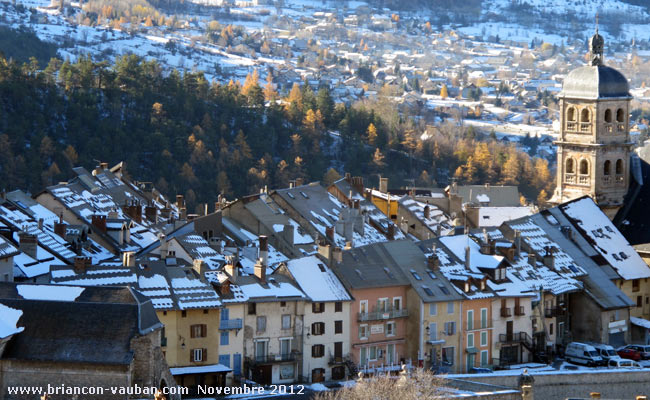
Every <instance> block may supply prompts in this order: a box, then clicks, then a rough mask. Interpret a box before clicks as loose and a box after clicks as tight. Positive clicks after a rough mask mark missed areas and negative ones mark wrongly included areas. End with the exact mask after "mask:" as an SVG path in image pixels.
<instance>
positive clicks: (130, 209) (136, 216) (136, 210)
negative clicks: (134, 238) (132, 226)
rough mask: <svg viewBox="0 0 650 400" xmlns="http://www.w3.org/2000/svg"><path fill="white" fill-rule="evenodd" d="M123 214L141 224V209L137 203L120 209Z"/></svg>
mask: <svg viewBox="0 0 650 400" xmlns="http://www.w3.org/2000/svg"><path fill="white" fill-rule="evenodd" d="M122 211H123V212H124V214H126V215H128V216H129V217H131V219H133V220H134V221H136V222H137V223H140V222H142V207H141V206H140V204H139V203H137V202H130V203H129V204H125V205H124V206H123V207H122Z"/></svg>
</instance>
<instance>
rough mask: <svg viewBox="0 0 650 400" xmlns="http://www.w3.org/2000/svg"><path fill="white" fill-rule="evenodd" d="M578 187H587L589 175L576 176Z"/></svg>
mask: <svg viewBox="0 0 650 400" xmlns="http://www.w3.org/2000/svg"><path fill="white" fill-rule="evenodd" d="M578 185H589V175H578Z"/></svg>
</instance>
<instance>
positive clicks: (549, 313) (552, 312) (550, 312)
mask: <svg viewBox="0 0 650 400" xmlns="http://www.w3.org/2000/svg"><path fill="white" fill-rule="evenodd" d="M556 308H557V307H550V308H545V309H544V316H545V317H546V318H555V316H556V315H557V310H556Z"/></svg>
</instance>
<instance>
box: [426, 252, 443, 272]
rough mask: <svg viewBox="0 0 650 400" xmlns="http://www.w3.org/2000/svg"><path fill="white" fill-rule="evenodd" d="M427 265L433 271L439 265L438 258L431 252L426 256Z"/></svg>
mask: <svg viewBox="0 0 650 400" xmlns="http://www.w3.org/2000/svg"><path fill="white" fill-rule="evenodd" d="M427 267H428V268H429V269H430V270H431V271H435V270H437V269H438V268H439V267H440V260H439V259H438V256H437V255H435V254H432V255H430V256H428V257H427Z"/></svg>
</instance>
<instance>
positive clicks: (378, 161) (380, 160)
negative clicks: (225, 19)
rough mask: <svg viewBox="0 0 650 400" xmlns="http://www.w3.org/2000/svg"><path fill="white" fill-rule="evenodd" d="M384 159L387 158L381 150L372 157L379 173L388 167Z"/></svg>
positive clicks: (377, 150)
mask: <svg viewBox="0 0 650 400" xmlns="http://www.w3.org/2000/svg"><path fill="white" fill-rule="evenodd" d="M384 158H385V156H384V155H383V154H382V152H381V150H379V148H376V149H375V153H374V154H373V155H372V165H373V166H374V167H375V169H376V170H377V171H381V170H382V169H383V168H384V167H385V166H386V163H385V162H384Z"/></svg>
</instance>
